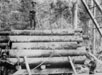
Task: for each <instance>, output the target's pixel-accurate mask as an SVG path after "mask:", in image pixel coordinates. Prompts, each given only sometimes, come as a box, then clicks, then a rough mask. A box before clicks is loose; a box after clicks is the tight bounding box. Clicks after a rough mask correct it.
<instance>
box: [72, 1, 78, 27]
mask: <svg viewBox="0 0 102 75" xmlns="http://www.w3.org/2000/svg"><path fill="white" fill-rule="evenodd" d="M77 10H78V0H75V2H74V3H73V12H72V13H73V21H72V22H73V23H72V24H73V26H74V29H77V28H78V26H77V21H78V18H77Z"/></svg>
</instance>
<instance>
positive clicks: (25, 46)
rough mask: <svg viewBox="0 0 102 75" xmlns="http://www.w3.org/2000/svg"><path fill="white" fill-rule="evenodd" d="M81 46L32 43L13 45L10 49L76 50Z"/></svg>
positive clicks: (73, 43)
mask: <svg viewBox="0 0 102 75" xmlns="http://www.w3.org/2000/svg"><path fill="white" fill-rule="evenodd" d="M81 46H82V45H81V44H77V43H76V42H33V43H13V44H12V49H76V48H78V47H81Z"/></svg>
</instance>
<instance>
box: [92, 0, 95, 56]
mask: <svg viewBox="0 0 102 75" xmlns="http://www.w3.org/2000/svg"><path fill="white" fill-rule="evenodd" d="M92 3H93V5H92V6H94V4H95V3H94V2H93V0H92ZM93 16H94V18H95V17H96V7H94V8H93ZM93 36H94V38H93V54H94V55H95V54H96V42H95V41H96V29H95V26H94V28H93Z"/></svg>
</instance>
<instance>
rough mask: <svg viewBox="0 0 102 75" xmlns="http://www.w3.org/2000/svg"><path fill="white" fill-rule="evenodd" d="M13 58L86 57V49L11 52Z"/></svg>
mask: <svg viewBox="0 0 102 75" xmlns="http://www.w3.org/2000/svg"><path fill="white" fill-rule="evenodd" d="M9 54H10V56H11V57H17V56H19V57H24V56H27V57H48V56H50V55H51V54H53V56H83V55H86V50H85V48H83V49H78V50H18V49H17V50H13V49H11V50H9Z"/></svg>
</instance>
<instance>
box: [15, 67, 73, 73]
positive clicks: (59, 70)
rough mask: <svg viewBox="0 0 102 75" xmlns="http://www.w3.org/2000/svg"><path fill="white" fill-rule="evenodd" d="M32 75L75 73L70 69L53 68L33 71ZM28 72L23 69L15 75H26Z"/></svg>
mask: <svg viewBox="0 0 102 75" xmlns="http://www.w3.org/2000/svg"><path fill="white" fill-rule="evenodd" d="M31 73H32V75H45V74H63V73H73V71H72V70H71V69H68V68H51V69H49V68H48V69H45V70H37V69H35V70H32V71H31ZM26 74H28V73H27V70H25V69H22V70H20V71H17V72H16V73H14V74H13V75H26Z"/></svg>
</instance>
